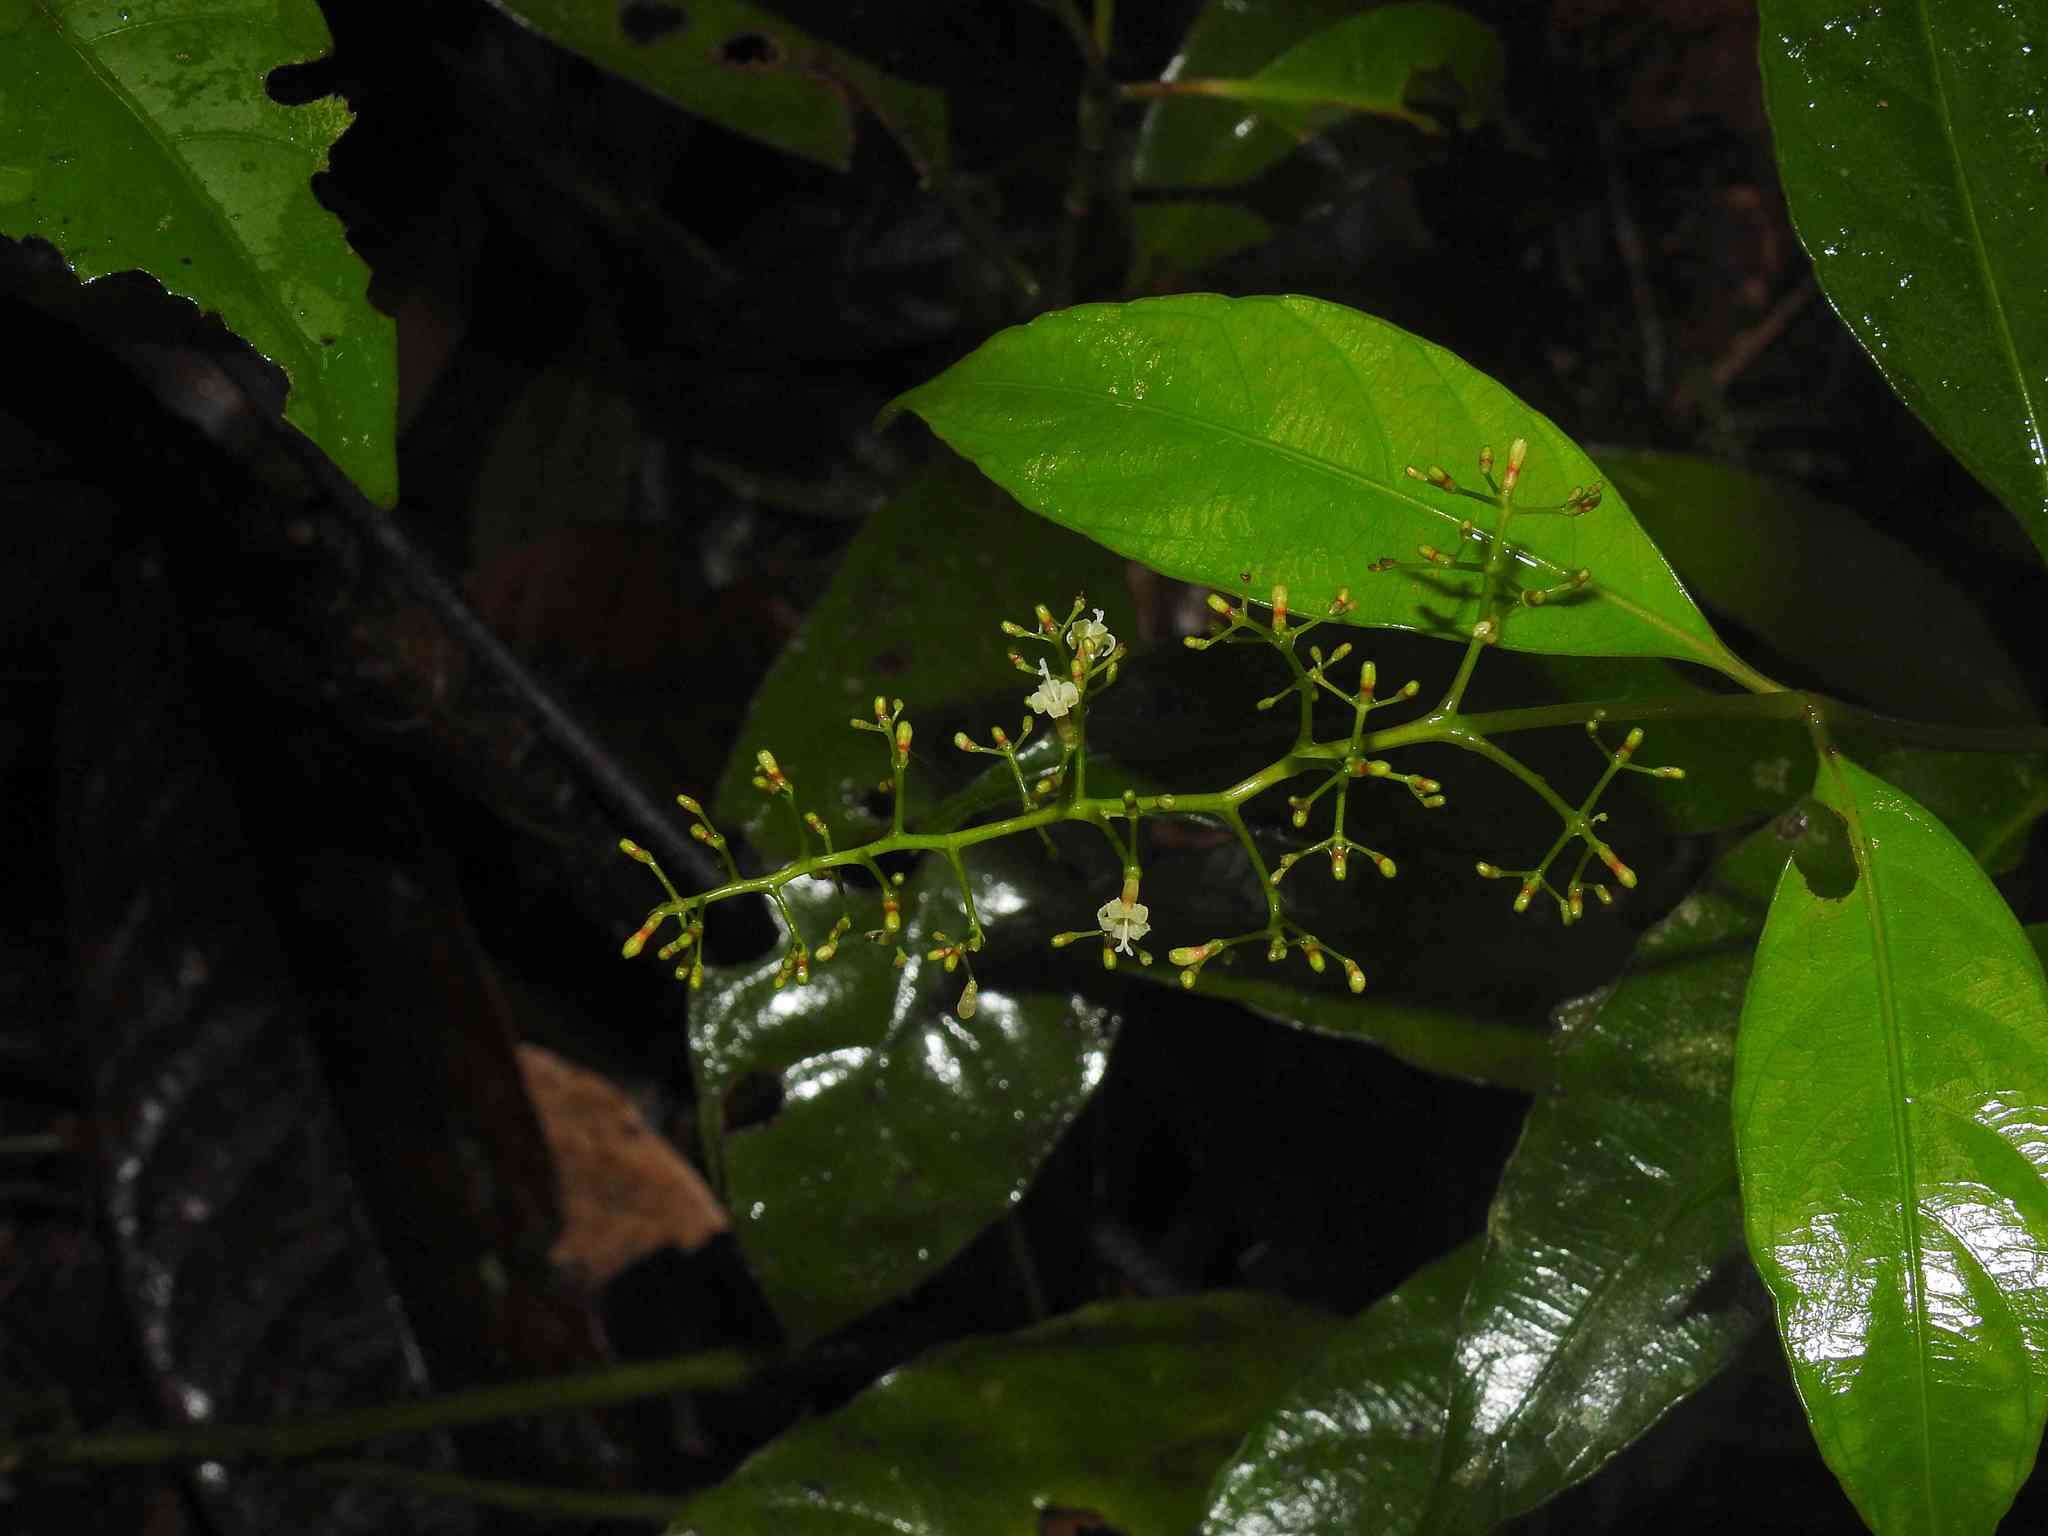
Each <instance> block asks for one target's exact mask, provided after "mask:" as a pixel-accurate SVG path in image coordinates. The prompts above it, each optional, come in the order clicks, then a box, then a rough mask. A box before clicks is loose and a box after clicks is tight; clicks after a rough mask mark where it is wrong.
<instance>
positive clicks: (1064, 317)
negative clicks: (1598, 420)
mask: <svg viewBox="0 0 2048 1536" xmlns="http://www.w3.org/2000/svg"><path fill="white" fill-rule="evenodd" d="M897 404H898V405H899V406H907V407H908V408H909V409H911V410H914V411H916V412H917V413H918V415H920V416H922V417H923V418H924V419H925V420H926V421H927V422H928V423H930V425H931V427H932V429H933V430H934V431H936V432H937V433H938V434H939V436H940V437H942V438H944V439H945V440H946V441H947V442H948V443H949V444H951V445H952V446H953V447H954V448H955V449H956V450H958V451H959V452H960V453H963V454H965V455H966V456H967V457H968V458H970V459H972V460H974V462H975V463H977V464H978V465H980V466H981V468H982V471H983V472H984V473H985V474H987V475H988V476H989V477H990V478H991V479H993V480H995V481H996V482H997V483H998V484H999V485H1001V486H1003V487H1004V488H1005V489H1006V490H1008V491H1009V492H1010V493H1011V494H1012V495H1014V496H1015V497H1016V498H1017V499H1018V500H1019V501H1021V502H1023V503H1024V505H1026V506H1027V507H1030V508H1031V509H1032V510H1033V511H1035V512H1039V513H1041V514H1043V515H1044V516H1046V517H1049V518H1051V519H1052V520H1053V521H1054V522H1057V523H1060V524H1062V525H1064V526H1066V527H1069V528H1074V529H1077V530H1079V531H1080V532H1082V533H1085V534H1087V535H1088V536H1089V537H1090V538H1093V539H1096V540H1099V541H1100V542H1101V543H1104V544H1106V545H1108V546H1109V547H1110V548H1111V549H1114V550H1116V551H1118V552H1119V553H1121V554H1126V555H1130V556H1131V557H1132V558H1134V559H1138V560H1142V561H1144V562H1145V563H1146V564H1147V565H1150V566H1152V567H1153V568H1154V569H1156V570H1160V571H1163V572H1165V573H1166V574H1167V575H1169V576H1177V577H1180V578H1182V579H1183V580H1187V581H1195V582H1203V583H1206V584H1208V585H1210V586H1214V587H1219V588H1221V589H1223V590H1225V591H1235V590H1237V589H1238V588H1239V587H1240V584H1241V582H1242V580H1243V577H1244V573H1247V572H1248V573H1249V576H1250V582H1251V587H1252V590H1253V591H1254V592H1255V593H1261V594H1263V592H1264V591H1265V590H1266V589H1267V588H1268V587H1270V586H1271V585H1273V584H1274V583H1276V582H1278V583H1285V584H1286V586H1287V588H1288V590H1289V592H1290V594H1291V595H1292V599H1293V606H1294V610H1295V612H1297V613H1299V614H1316V613H1320V612H1323V611H1324V610H1325V609H1326V608H1327V606H1328V605H1329V603H1330V601H1331V599H1332V598H1333V597H1335V596H1336V594H1337V592H1338V590H1339V589H1340V588H1348V589H1349V591H1350V593H1351V596H1352V598H1353V600H1354V601H1356V603H1357V604H1358V607H1357V609H1356V610H1355V612H1353V613H1352V614H1351V615H1350V618H1351V621H1352V622H1354V623H1358V624H1379V625H1390V626H1395V627H1401V628H1411V629H1421V630H1426V631H1430V632H1435V633H1447V634H1452V635H1455V636H1456V637H1458V638H1460V639H1462V638H1463V637H1464V635H1465V634H1466V633H1468V632H1469V629H1470V626H1471V624H1472V623H1473V622H1475V621H1476V602H1475V601H1474V600H1473V599H1471V598H1469V597H1468V596H1466V595H1465V592H1466V590H1467V589H1469V588H1470V587H1471V586H1472V585H1473V583H1471V582H1469V581H1467V582H1454V581H1451V580H1446V579H1441V578H1438V577H1436V576H1434V575H1433V576H1431V577H1430V578H1429V579H1424V578H1423V577H1420V576H1416V577H1410V576H1407V575H1403V574H1394V573H1388V574H1381V575H1375V574H1373V573H1371V572H1370V571H1368V570H1367V567H1368V566H1369V565H1370V564H1371V563H1372V562H1373V561H1374V560H1376V559H1378V558H1380V557H1381V556H1384V555H1389V554H1394V555H1399V556H1401V557H1403V558H1408V559H1412V558H1413V557H1414V554H1415V549H1416V546H1417V545H1418V544H1422V543H1436V544H1444V545H1447V546H1452V547H1455V545H1456V543H1457V540H1458V527H1459V524H1460V522H1461V521H1462V520H1464V519H1465V518H1466V517H1467V516H1468V514H1470V513H1472V512H1474V511H1481V512H1485V509H1483V508H1480V507H1479V506H1478V504H1477V503H1474V502H1471V501H1467V500H1465V499H1463V498H1460V497H1456V496H1450V495H1446V494H1444V493H1442V492H1440V491H1438V490H1436V489H1435V488H1434V487H1432V486H1429V485H1425V484H1423V483H1422V482H1420V481H1418V480H1413V479H1409V478H1407V477H1406V476H1405V475H1404V474H1403V469H1404V467H1405V466H1408V465H1430V464H1440V465H1450V466H1453V473H1454V474H1455V473H1460V472H1466V466H1469V465H1473V464H1474V463H1475V462H1476V460H1477V458H1478V454H1479V451H1480V449H1481V448H1482V447H1486V446H1488V445H1491V446H1493V447H1494V448H1495V449H1496V450H1497V451H1505V449H1506V448H1507V445H1508V444H1509V442H1511V441H1512V440H1513V439H1514V438H1516V437H1526V438H1527V439H1528V440H1529V443H1530V453H1529V461H1528V468H1527V470H1526V472H1525V474H1524V475H1523V479H1522V489H1521V491H1520V492H1519V493H1518V501H1519V502H1520V503H1521V504H1522V505H1524V506H1531V507H1533V506H1546V505H1555V504H1558V503H1561V502H1562V501H1563V500H1564V499H1565V497H1566V496H1567V495H1568V494H1569V492H1570V490H1571V488H1572V487H1573V486H1574V485H1580V484H1584V483H1588V482H1591V481H1594V480H1597V479H1598V478H1599V474H1598V471H1597V469H1596V468H1595V466H1594V465H1593V462H1592V461H1591V460H1590V459H1588V458H1587V457H1586V456H1585V454H1584V453H1582V452H1581V451H1580V450H1579V449H1578V447H1577V446H1576V445H1574V444H1573V443H1572V441H1571V439H1570V438H1568V437H1566V436H1565V435H1564V433H1562V432H1560V431H1559V430H1558V429H1557V428H1556V427H1555V426H1553V425H1552V424H1551V423H1550V422H1549V421H1547V420H1545V419H1544V418H1543V417H1542V416H1540V415H1538V414H1537V413H1536V412H1535V411H1533V410H1531V409H1530V408H1529V407H1528V406H1527V405H1525V404H1523V403H1522V402H1521V401H1519V400H1517V399H1516V398H1515V397H1514V396H1513V395H1511V394H1510V393H1508V391H1507V390H1505V389H1503V388H1502V387H1501V386H1500V385H1498V384H1496V383H1495V382H1494V381H1493V380H1492V379H1490V378H1488V377H1487V376H1486V375H1485V374H1482V373H1480V372H1479V371H1478V370H1476V369H1474V368H1471V367H1468V366H1467V365H1466V364H1464V363H1462V362H1460V361H1459V360H1458V359H1457V358H1456V357H1453V356H1452V355H1451V354H1450V353H1448V352H1446V351H1444V350H1443V349H1442V348H1441V347H1436V346H1432V345H1430V344H1429V343H1428V342H1426V341H1423V340H1421V339H1420V338H1419V337H1416V336H1411V335H1410V334H1408V332H1406V331H1403V330H1401V329H1399V328H1398V327H1396V326H1392V325H1388V324H1387V323H1385V322H1384V321H1380V320H1375V319H1373V318H1371V317H1370V316H1367V315H1362V314H1359V313H1358V312H1357V311H1356V310H1351V309H1346V308H1344V307H1342V306H1341V305H1336V304H1327V303H1323V302H1322V301H1320V300H1316V299H1307V298H1298V297H1289V298H1256V299H1224V298H1218V297H1216V296H1214V295H1212V294H1189V295H1182V296H1177V297H1173V298H1163V299H1142V300H1139V301H1138V302H1136V303H1131V304H1091V305H1084V306H1082V307H1080V308H1076V309H1068V310H1061V311H1058V312H1056V313H1053V314H1049V315H1043V316H1041V317H1040V318H1038V319H1037V320H1034V321H1032V322H1031V323H1030V324H1029V325H1024V326H1018V327H1014V328H1012V329H1010V330H1007V331H1003V332H1001V333H999V334H998V335H996V336H994V337H993V338H991V339H990V340H989V341H987V342H985V343H984V344H983V345H982V346H981V347H980V348H979V349H977V350H976V351H975V352H973V353H971V354H970V355H969V356H967V357H966V358H964V359H962V360H961V361H960V362H958V363H956V364H954V365H953V366H952V367H951V368H949V369H947V370H946V372H944V373H943V374H941V375H939V377H937V378H936V379H933V380H931V381H930V382H929V383H926V384H923V385H920V386H919V387H918V388H916V389H913V390H911V391H910V392H909V393H908V394H906V395H904V396H903V397H902V398H901V399H900V400H899V401H898V402H897ZM1468 478H1470V474H1469V473H1468ZM1485 515H1487V516H1491V515H1492V514H1491V513H1490V512H1487V513H1485ZM1512 538H1513V542H1515V543H1516V544H1517V545H1518V546H1520V547H1522V548H1524V549H1526V550H1527V551H1528V552H1529V554H1530V556H1531V558H1532V559H1534V560H1535V561H1536V562H1538V564H1537V565H1536V567H1535V571H1534V574H1533V575H1532V578H1531V579H1532V580H1536V581H1543V580H1561V579H1562V577H1563V575H1564V574H1565V573H1568V572H1571V571H1576V570H1579V569H1581V568H1585V569H1590V570H1591V571H1592V574H1593V583H1594V590H1592V591H1589V592H1588V593H1586V594H1584V595H1583V596H1582V597H1581V598H1580V599H1578V600H1566V601H1560V602H1553V603H1550V604H1547V605H1545V606H1544V607H1541V608H1534V609H1526V610H1522V611H1519V612H1516V613H1514V614H1512V615H1510V616H1509V620H1508V623H1507V625H1506V632H1505V636H1504V639H1503V642H1502V643H1503V644H1505V645H1506V646H1508V647H1509V648H1510V649H1517V650H1529V651H1543V652H1553V653H1559V654H1569V655H1582V656H1584V655H1590V656H1670V657H1678V658H1683V659H1685V660H1688V661H1697V662H1702V663H1704V664H1706V665H1708V666H1716V667H1722V668H1724V669H1725V668H1739V667H1740V663H1739V662H1736V661H1735V660H1734V658H1732V657H1731V656H1730V655H1729V654H1728V652H1727V651H1726V650H1725V648H1723V647H1722V645H1721V643H1720V642H1719V641H1718V640H1717V639H1716V638H1715V637H1714V633H1713V631H1712V630H1711V629H1710V628H1708V626H1707V621H1706V620H1705V619H1704V618H1702V617H1701V616H1700V613H1699V610H1698V609H1696V608H1695V607H1694V606H1693V604H1692V600H1691V599H1690V598H1688V597H1687V596H1686V594H1685V589H1684V588H1683V587H1682V586H1680V585H1679V582H1678V578H1677V577H1676V576H1674V575H1673V574H1672V572H1671V568H1670V567H1669V566H1668V565H1666V564H1665V562H1664V560H1663V557H1662V556H1660V555H1659V554H1658V553H1657V550H1656V547H1655V546H1654V545H1653V544H1652V543H1651V542H1650V540H1649V539H1648V538H1647V537H1646V536H1645V535H1644V533H1643V531H1642V529H1641V528H1639V527H1638V526H1637V525H1636V522H1635V519H1634V518H1633V517H1632V516H1631V515H1630V513H1629V510H1628V508H1627V506H1626V505H1625V504H1624V503H1623V502H1622V500H1621V498H1620V497H1619V496H1610V497H1608V498H1607V500H1605V501H1604V502H1602V504H1601V505H1600V506H1599V507H1598V508H1596V509H1595V510H1594V511H1592V512H1590V513H1587V514H1586V515H1585V516H1582V517H1560V516H1535V515H1525V516H1524V517H1522V518H1520V519H1518V520H1517V521H1516V522H1515V523H1514V524H1513V526H1512ZM1553 573H1554V574H1553Z"/></svg>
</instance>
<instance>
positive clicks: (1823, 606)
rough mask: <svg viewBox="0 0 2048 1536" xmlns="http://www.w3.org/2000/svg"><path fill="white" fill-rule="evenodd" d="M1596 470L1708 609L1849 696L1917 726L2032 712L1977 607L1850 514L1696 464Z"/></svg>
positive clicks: (1683, 459)
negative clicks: (1918, 722) (1929, 721)
mask: <svg viewBox="0 0 2048 1536" xmlns="http://www.w3.org/2000/svg"><path fill="white" fill-rule="evenodd" d="M1599 459H1600V467H1601V468H1602V469H1603V470H1605V471H1606V472H1607V476H1608V480H1609V483H1610V484H1612V485H1613V486H1614V487H1615V488H1616V489H1617V490H1619V491H1620V492H1621V493H1622V494H1623V495H1624V496H1626V497H1627V498H1628V504H1629V506H1630V507H1631V508H1632V509H1633V510H1634V512H1635V514H1636V518H1637V520H1638V521H1639V522H1641V523H1642V525H1643V528H1644V530H1645V531H1646V532H1647V533H1648V534H1649V535H1650V537H1651V538H1653V539H1655V540H1656V541H1657V547H1658V548H1659V549H1660V550H1662V551H1663V552H1664V557H1665V558H1666V559H1667V560H1669V561H1670V562H1671V564H1672V567H1673V569H1675V570H1676V571H1677V572H1678V574H1679V577H1680V579H1681V580H1683V581H1684V582H1685V584H1686V587H1687V588H1688V589H1689V590H1690V591H1691V592H1693V593H1694V594H1695V595H1696V596H1697V597H1698V598H1699V600H1700V601H1701V602H1703V603H1705V604H1706V605H1707V606H1708V607H1709V608H1711V609H1714V610H1716V611H1717V612H1719V613H1721V614H1724V615H1726V616H1727V617H1729V618H1731V619H1734V620H1735V621H1736V622H1738V623H1740V624H1744V625H1747V626H1748V627H1749V629H1751V630H1752V631H1753V632H1755V633H1756V634H1759V635H1763V636H1767V637H1769V640H1770V642H1771V644H1772V645H1774V646H1776V647H1777V648H1778V649H1779V650H1780V651H1782V652H1784V653H1785V654H1786V655H1788V656H1790V657H1792V658H1794V659H1795V660H1797V661H1800V662H1803V663H1805V664H1807V665H1808V666H1810V667H1812V668H1813V669H1814V671H1815V672H1816V673H1817V674H1818V675H1819V676H1820V677H1821V678H1823V679H1824V680H1825V681H1826V683H1827V685H1828V686H1829V687H1830V688H1832V689H1834V690H1835V691H1837V692H1839V693H1841V694H1843V695H1844V696H1845V697H1849V698H1853V699H1858V700H1860V701H1862V702H1865V703H1867V704H1870V705H1871V706H1872V707H1874V708H1877V709H1879V710H1882V711H1883V712H1885V713H1887V714H1892V715H1905V716H1910V717H1912V718H1914V719H1920V720H1926V719H1940V720H1995V721H1999V722H2001V723H2005V722H2010V721H2011V720H2012V719H2014V718H2015V717H2020V716H2031V715H2032V714H2033V713H2034V706H2033V690H2032V689H2031V688H2030V687H2029V686H2028V683H2027V680H2026V679H2025V678H2024V677H2023V676H2022V675H2021V674H2020V671H2019V669H2018V668H2017V667H2015V666H2014V665H2013V662H2012V659H2011V657H2010V656H2009V655H2008V654H2007V652H2006V649H2005V647H2004V646H2003V645H2002V644H2000V642H1999V640H1998V637H1997V636H1996V635H1995V634H1994V633H1993V632H1992V629H1991V626H1990V624H1989V623H1988V622H1986V620H1985V618H1984V616H1983V614H1982V613H1981V612H1980V611H1979V610H1978V608H1977V606H1976V605H1975V604H1974V603H1972V602H1971V601H1970V599H1969V596H1968V595H1967V594H1966V593H1964V592H1963V591H1962V590H1961V589H1959V588H1957V587H1956V586H1955V585H1953V584H1952V583H1951V582H1950V581H1949V580H1948V579H1947V578H1946V577H1945V576H1943V575H1942V574H1941V573H1940V572H1939V571H1936V570H1935V569H1933V568H1932V567H1931V566H1929V565H1928V564H1927V563H1926V562H1925V561H1924V560H1922V559H1921V558H1920V557H1919V556H1918V555H1916V554H1914V553H1913V551H1912V550H1910V549H1908V548H1907V547H1906V546H1905V545H1904V544H1902V543H1900V542H1899V541H1898V540H1897V539H1894V538H1892V537H1891V536H1890V535H1889V534H1885V533H1881V532H1879V531H1878V530H1877V529H1876V528H1873V527H1872V526H1871V525H1870V524H1869V523H1867V522H1865V521H1864V520H1863V519H1862V518H1860V517H1858V516H1857V515H1856V514H1855V513H1853V512H1851V511H1849V510H1848V509H1847V508H1846V507H1841V506H1837V505H1836V504H1835V503H1833V502H1830V501H1823V500H1822V499H1821V498H1819V497H1817V496H1813V495H1809V494H1808V493H1807V492H1806V491H1804V490H1802V489H1800V488H1799V487H1798V486H1795V485H1788V484H1785V483H1782V482H1779V481H1774V480H1771V479H1768V478H1766V477H1765V476H1763V475H1757V474H1752V473H1751V472H1749V471H1748V470H1744V469H1737V468H1735V467H1734V466H1732V465H1728V464H1717V463H1715V462H1714V461H1713V460H1711V459H1703V458H1697V457H1694V456H1693V455H1691V454H1683V453H1653V452H1648V451H1643V450H1627V449H1623V450H1604V449H1603V450H1602V451H1601V452H1600V454H1599ZM1852 635H1853V636H1854V637H1855V643H1854V644H1844V643H1843V642H1844V639H1845V637H1848V636H1852Z"/></svg>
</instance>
